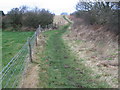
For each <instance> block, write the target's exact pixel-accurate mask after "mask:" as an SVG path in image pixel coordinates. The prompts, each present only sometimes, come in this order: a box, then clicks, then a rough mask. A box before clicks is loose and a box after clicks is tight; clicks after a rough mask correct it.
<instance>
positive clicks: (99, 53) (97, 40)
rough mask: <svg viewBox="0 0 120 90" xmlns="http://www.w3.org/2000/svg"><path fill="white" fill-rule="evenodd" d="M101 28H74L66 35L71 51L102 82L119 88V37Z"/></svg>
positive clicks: (79, 26) (82, 25) (80, 26)
mask: <svg viewBox="0 0 120 90" xmlns="http://www.w3.org/2000/svg"><path fill="white" fill-rule="evenodd" d="M104 29H105V28H104V27H101V26H95V27H94V26H86V25H84V24H82V21H81V24H79V25H76V26H75V27H74V26H73V27H72V29H71V30H70V31H69V33H66V34H65V35H64V37H63V38H64V39H65V40H66V42H67V43H68V45H69V47H70V48H71V50H72V51H73V52H74V53H75V55H76V56H77V57H78V58H79V59H81V58H82V59H83V60H82V62H83V63H84V64H85V65H86V66H87V67H90V68H91V69H92V70H94V73H93V75H97V76H98V78H99V79H100V80H103V81H107V82H108V84H109V85H111V86H112V87H114V88H116V87H118V42H117V39H118V37H117V36H115V35H114V34H112V33H110V32H108V31H106V30H104Z"/></svg>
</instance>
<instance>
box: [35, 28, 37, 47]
mask: <svg viewBox="0 0 120 90" xmlns="http://www.w3.org/2000/svg"><path fill="white" fill-rule="evenodd" d="M35 39H36V40H35V42H36V46H37V30H36V33H35Z"/></svg>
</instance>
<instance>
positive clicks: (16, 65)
mask: <svg viewBox="0 0 120 90" xmlns="http://www.w3.org/2000/svg"><path fill="white" fill-rule="evenodd" d="M41 31H42V29H41V28H40V26H39V28H37V30H36V32H35V33H34V34H33V36H32V37H31V38H29V39H28V41H27V42H26V43H25V44H24V46H23V47H22V48H21V49H20V50H19V52H18V53H17V54H16V55H15V56H14V57H13V58H12V59H11V60H10V62H9V63H8V64H7V65H6V66H5V67H4V68H3V69H2V71H1V72H0V84H2V87H1V88H17V87H18V86H19V83H20V79H21V78H22V74H23V72H24V69H25V67H26V62H27V61H26V60H27V58H28V59H29V60H32V51H33V49H34V47H35V45H37V38H38V36H39V34H40V32H41Z"/></svg>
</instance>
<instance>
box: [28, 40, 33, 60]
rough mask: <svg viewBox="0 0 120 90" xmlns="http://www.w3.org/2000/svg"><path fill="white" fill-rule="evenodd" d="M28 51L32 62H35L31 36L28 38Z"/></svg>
mask: <svg viewBox="0 0 120 90" xmlns="http://www.w3.org/2000/svg"><path fill="white" fill-rule="evenodd" d="M28 53H29V59H30V62H33V60H32V48H31V44H30V38H28Z"/></svg>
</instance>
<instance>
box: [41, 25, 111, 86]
mask: <svg viewBox="0 0 120 90" xmlns="http://www.w3.org/2000/svg"><path fill="white" fill-rule="evenodd" d="M68 27H69V25H66V26H64V27H62V28H60V29H59V30H53V31H47V32H44V35H45V37H46V39H47V42H46V47H45V51H44V52H43V53H44V55H43V57H42V58H41V61H40V62H41V64H40V68H41V69H42V70H40V75H39V76H40V85H42V86H40V87H49V88H74V87H77V88H106V87H109V86H108V85H107V84H106V83H104V82H99V81H98V80H97V79H96V78H97V77H94V76H92V71H91V70H90V69H89V68H87V67H85V66H84V65H83V64H82V63H80V62H78V61H80V60H77V59H76V58H75V56H74V54H73V53H71V51H70V50H69V47H68V46H67V45H66V44H65V43H64V41H63V40H62V38H61V37H62V35H63V33H64V32H66V29H67V28H68Z"/></svg>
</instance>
